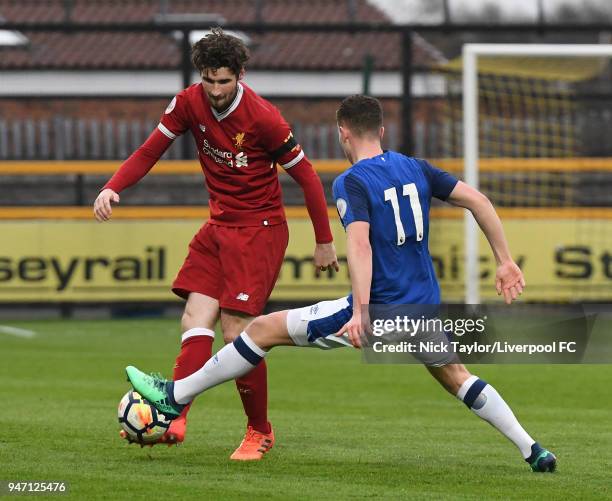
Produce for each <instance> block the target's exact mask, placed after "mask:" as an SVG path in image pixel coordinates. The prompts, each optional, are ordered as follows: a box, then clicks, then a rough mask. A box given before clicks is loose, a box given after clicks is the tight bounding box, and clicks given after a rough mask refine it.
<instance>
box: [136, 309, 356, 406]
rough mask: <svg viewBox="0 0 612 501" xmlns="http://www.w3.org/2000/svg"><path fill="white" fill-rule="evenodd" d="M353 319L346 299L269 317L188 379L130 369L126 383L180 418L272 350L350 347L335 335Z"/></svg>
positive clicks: (250, 325)
mask: <svg viewBox="0 0 612 501" xmlns="http://www.w3.org/2000/svg"><path fill="white" fill-rule="evenodd" d="M351 316H352V309H351V306H350V304H349V302H348V301H347V298H341V299H337V300H334V301H322V302H320V303H317V304H315V305H312V306H307V307H305V308H297V309H294V310H289V311H281V312H276V313H271V314H269V315H265V316H261V317H257V318H256V319H255V320H253V322H251V323H250V324H249V325H248V326H247V328H246V330H245V331H244V332H242V333H241V334H240V336H238V337H237V338H236V339H235V340H234V342H232V343H228V344H226V345H225V346H224V347H223V348H221V350H219V351H218V352H217V353H216V354H215V355H214V356H213V357H212V358H211V359H210V360H208V361H207V362H206V363H205V364H204V366H203V367H202V368H201V369H199V370H198V371H196V372H195V373H193V374H192V375H190V376H188V377H186V378H184V379H181V380H178V381H165V380H163V379H161V378H159V377H157V376H149V375H147V374H144V373H143V372H141V371H139V370H138V369H136V368H135V367H131V366H130V367H128V368H127V370H126V371H127V374H128V379H129V380H130V381H131V382H132V385H133V386H134V388H135V389H136V391H138V392H139V393H140V394H141V395H143V396H144V397H145V398H146V399H147V400H149V401H150V402H151V403H153V405H155V407H157V408H158V410H160V411H161V412H163V413H164V414H167V415H168V416H169V417H171V418H172V417H176V416H178V415H179V414H180V412H181V411H182V409H183V408H184V406H185V405H187V404H188V403H189V402H191V401H192V400H193V399H194V398H195V397H196V396H197V395H199V394H200V393H202V392H203V391H206V390H207V389H209V388H212V387H214V386H217V385H218V384H221V383H223V382H225V381H229V380H231V379H235V378H238V377H240V376H242V375H244V374H247V373H248V372H250V371H252V370H253V368H254V367H256V366H257V365H258V364H259V363H260V362H261V361H262V359H263V358H264V357H265V355H266V353H267V352H268V351H269V350H270V349H271V348H272V347H274V346H278V345H286V346H292V345H296V346H313V347H318V348H322V349H330V348H337V347H345V346H351V344H350V342H349V341H348V339H347V338H346V337H337V336H335V335H334V333H335V332H337V331H338V329H340V328H341V327H342V326H343V325H344V324H345V323H346V322H347V321H348V319H350V318H351Z"/></svg>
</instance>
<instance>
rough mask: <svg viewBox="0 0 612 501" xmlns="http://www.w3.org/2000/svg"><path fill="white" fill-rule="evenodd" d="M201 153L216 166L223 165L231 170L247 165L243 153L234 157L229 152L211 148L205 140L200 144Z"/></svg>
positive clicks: (247, 162)
mask: <svg viewBox="0 0 612 501" xmlns="http://www.w3.org/2000/svg"><path fill="white" fill-rule="evenodd" d="M202 151H203V152H204V153H205V154H206V155H208V156H209V157H210V158H212V159H213V160H214V161H215V162H217V163H218V164H225V165H227V166H228V167H231V168H235V169H240V168H242V167H248V165H249V161H248V158H247V155H246V153H244V152H243V151H241V152H240V153H238V154H237V155H236V156H235V157H234V154H233V153H232V152H231V151H224V150H221V149H219V148H217V147H216V146H213V145H212V144H210V143H209V142H208V139H206V138H204V141H203V142H202Z"/></svg>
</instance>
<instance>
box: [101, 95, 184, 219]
mask: <svg viewBox="0 0 612 501" xmlns="http://www.w3.org/2000/svg"><path fill="white" fill-rule="evenodd" d="M187 106H188V105H187V98H186V97H185V94H184V92H181V93H179V94H178V95H177V96H175V97H174V98H173V99H172V101H171V102H170V104H169V105H168V107H167V108H166V110H165V112H164V114H163V115H162V118H161V120H160V122H159V124H158V125H157V128H156V129H155V130H154V131H153V132H152V133H151V135H150V136H149V137H148V138H147V140H146V141H145V142H144V143H143V144H142V145H141V146H140V147H139V148H138V149H137V150H136V151H135V152H134V153H132V155H130V157H129V158H128V159H127V160H126V161H125V162H123V164H121V167H119V169H118V170H117V172H115V174H114V175H113V177H111V178H110V180H109V181H108V182H107V183H106V184H105V185H104V187H103V188H102V190H101V191H100V193H99V195H98V197H97V198H96V201H95V202H94V215H95V217H96V219H97V220H98V221H108V219H110V217H111V215H112V212H113V211H112V207H111V204H112V203H119V193H120V192H121V191H123V190H124V189H126V188H129V187H130V186H132V185H134V184H136V183H137V182H138V181H140V180H141V179H142V178H143V177H144V176H145V175H146V174H147V173H148V172H149V171H150V170H151V168H152V167H153V166H154V165H155V164H156V163H157V161H158V160H159V159H160V158H161V157H162V155H163V154H164V153H165V152H166V150H167V149H168V147H169V146H170V145H171V144H172V142H173V141H174V139H176V137H177V136H179V135H180V134H182V133H183V132H185V131H186V130H187V129H188V119H187V118H186V117H187V115H188V114H187V113H186V107H187Z"/></svg>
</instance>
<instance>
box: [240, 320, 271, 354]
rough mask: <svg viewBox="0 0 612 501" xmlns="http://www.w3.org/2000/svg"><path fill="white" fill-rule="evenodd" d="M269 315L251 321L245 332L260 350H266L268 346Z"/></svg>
mask: <svg viewBox="0 0 612 501" xmlns="http://www.w3.org/2000/svg"><path fill="white" fill-rule="evenodd" d="M270 320H271V315H262V316H260V317H257V318H254V319H253V321H252V322H251V323H250V324H249V325H248V326H247V328H246V332H247V334H248V335H249V337H250V338H251V339H252V340H253V341H254V342H255V344H256V345H257V346H259V347H260V348H266V347H267V344H268V337H269V334H270V328H271V321H270Z"/></svg>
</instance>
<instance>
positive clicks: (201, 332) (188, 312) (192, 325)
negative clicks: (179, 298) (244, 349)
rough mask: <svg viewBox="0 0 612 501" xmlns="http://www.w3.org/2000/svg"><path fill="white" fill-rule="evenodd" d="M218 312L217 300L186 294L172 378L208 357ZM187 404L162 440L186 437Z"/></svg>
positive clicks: (187, 372) (195, 367) (189, 371)
mask: <svg viewBox="0 0 612 501" xmlns="http://www.w3.org/2000/svg"><path fill="white" fill-rule="evenodd" d="M218 316H219V301H217V300H216V299H214V298H212V297H210V296H206V295H204V294H200V293H198V292H191V293H190V294H189V297H188V299H187V303H186V305H185V310H184V312H183V316H182V317H181V330H182V332H183V334H182V336H181V350H180V352H179V354H178V356H177V357H176V362H175V364H174V368H173V373H172V379H183V378H185V377H187V376H189V375H191V374H193V373H194V372H195V371H197V370H198V369H199V368H200V367H202V365H203V364H204V363H205V362H206V361H207V360H208V359H209V358H210V356H211V354H212V345H213V342H214V340H215V330H214V328H215V324H216V322H217V317H218ZM190 408H191V404H189V405H187V406H185V408H184V409H183V411H182V412H181V415H180V416H179V417H178V418H177V419H175V420H173V421H172V423H171V424H170V426H169V428H168V431H167V432H166V433H165V434H164V436H163V437H162V439H161V441H162V442H163V443H167V444H173V443H180V442H183V441H184V440H185V433H186V431H187V413H188V412H189V409H190Z"/></svg>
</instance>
